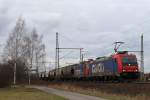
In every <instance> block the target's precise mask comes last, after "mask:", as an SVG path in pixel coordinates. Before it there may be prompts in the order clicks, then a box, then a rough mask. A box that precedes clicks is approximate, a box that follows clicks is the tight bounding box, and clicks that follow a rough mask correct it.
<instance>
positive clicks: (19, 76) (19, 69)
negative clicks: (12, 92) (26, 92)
mask: <svg viewBox="0 0 150 100" xmlns="http://www.w3.org/2000/svg"><path fill="white" fill-rule="evenodd" d="M13 79H14V61H8V63H5V64H0V87H6V86H10V85H12V84H13ZM26 80H27V71H26V66H25V64H24V63H22V62H21V61H20V60H17V66H16V83H17V84H24V83H25V82H26Z"/></svg>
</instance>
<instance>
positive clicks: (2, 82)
mask: <svg viewBox="0 0 150 100" xmlns="http://www.w3.org/2000/svg"><path fill="white" fill-rule="evenodd" d="M12 81H13V67H12V66H11V65H10V64H0V87H6V86H9V85H11V83H12Z"/></svg>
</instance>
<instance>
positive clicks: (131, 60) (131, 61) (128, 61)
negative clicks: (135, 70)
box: [122, 57, 137, 66]
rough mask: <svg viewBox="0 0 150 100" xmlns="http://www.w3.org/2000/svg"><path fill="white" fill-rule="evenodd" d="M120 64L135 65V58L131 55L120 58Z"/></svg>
mask: <svg viewBox="0 0 150 100" xmlns="http://www.w3.org/2000/svg"><path fill="white" fill-rule="evenodd" d="M122 64H123V65H124V66H137V59H136V58H131V57H124V58H122Z"/></svg>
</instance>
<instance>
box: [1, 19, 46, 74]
mask: <svg viewBox="0 0 150 100" xmlns="http://www.w3.org/2000/svg"><path fill="white" fill-rule="evenodd" d="M42 38H43V36H42V35H39V34H38V33H37V31H36V29H35V28H34V29H33V30H32V32H27V28H26V26H25V21H24V20H23V19H22V18H19V19H18V20H17V22H16V26H15V27H14V29H13V31H12V32H11V33H10V35H9V37H8V40H7V43H6V46H5V49H4V55H3V56H4V61H7V62H8V61H10V60H11V61H15V64H17V61H19V63H18V64H20V65H23V66H26V68H25V69H26V72H28V73H30V71H31V69H36V72H37V75H38V72H39V67H40V66H43V67H44V62H45V61H44V60H45V56H46V53H45V45H44V44H43V42H42ZM17 68H18V67H17ZM20 71H21V70H20Z"/></svg>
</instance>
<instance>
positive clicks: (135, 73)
mask: <svg viewBox="0 0 150 100" xmlns="http://www.w3.org/2000/svg"><path fill="white" fill-rule="evenodd" d="M112 57H113V58H114V59H115V61H116V62H117V66H118V74H119V75H120V77H121V78H125V79H128V78H129V79H137V78H138V77H139V73H140V72H139V67H138V63H137V58H136V55H134V54H128V52H127V51H122V52H116V54H114V55H113V56H112Z"/></svg>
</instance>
